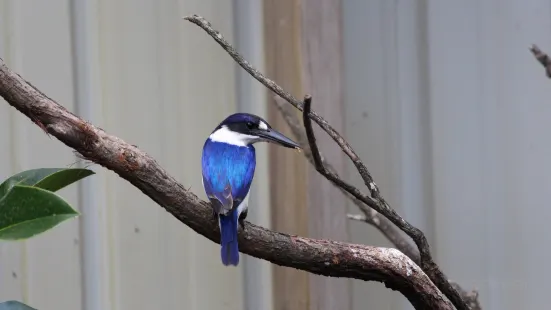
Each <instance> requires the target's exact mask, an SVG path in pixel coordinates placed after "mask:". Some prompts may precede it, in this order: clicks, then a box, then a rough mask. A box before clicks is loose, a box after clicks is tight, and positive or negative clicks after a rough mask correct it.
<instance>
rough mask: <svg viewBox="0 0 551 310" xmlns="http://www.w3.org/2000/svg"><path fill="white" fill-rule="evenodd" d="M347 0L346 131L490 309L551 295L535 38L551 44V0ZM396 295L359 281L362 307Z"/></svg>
mask: <svg viewBox="0 0 551 310" xmlns="http://www.w3.org/2000/svg"><path fill="white" fill-rule="evenodd" d="M343 2H344V11H345V13H344V14H345V18H344V21H345V26H344V27H345V51H346V53H347V55H346V57H345V59H346V62H347V65H346V66H347V67H346V81H345V83H346V85H347V87H348V89H347V91H346V94H347V96H348V99H347V108H348V111H347V115H348V118H347V125H348V127H347V135H348V137H349V138H350V139H351V140H352V141H351V142H352V144H353V145H354V146H355V147H357V149H358V151H359V153H360V155H361V156H362V157H363V158H364V159H365V160H366V161H367V164H368V167H369V168H370V169H371V170H372V171H373V173H374V176H375V178H376V180H379V181H378V183H379V185H380V187H381V190H382V192H383V193H384V194H385V196H386V197H389V200H390V202H391V203H392V204H393V205H394V206H395V207H396V208H397V209H398V210H399V211H400V213H401V214H402V215H403V216H404V217H406V218H407V219H408V220H410V221H411V222H413V223H414V224H416V225H418V226H419V227H421V228H423V229H424V230H425V231H426V232H427V233H428V237H429V240H430V241H431V245H432V251H433V252H434V253H435V254H436V255H435V256H436V259H437V261H438V263H439V264H440V266H441V267H442V268H443V270H444V271H445V272H446V273H447V275H448V276H449V277H450V278H451V279H453V280H456V281H458V282H459V283H461V284H462V285H463V287H465V288H466V289H470V288H477V289H479V291H480V299H481V301H482V303H483V306H484V309H544V308H548V304H549V303H548V300H547V299H548V296H547V295H548V292H549V290H550V289H551V285H550V284H549V281H548V280H547V279H548V278H549V276H551V268H549V264H548V262H549V259H550V258H551V250H550V249H551V247H550V246H549V237H548V236H549V225H548V220H547V219H548V218H549V217H550V216H551V209H550V208H549V206H548V205H549V198H548V193H549V191H550V189H551V177H550V176H551V165H549V158H550V155H551V142H550V141H549V139H548V137H549V135H550V133H551V122H550V121H549V120H550V119H551V105H550V102H551V81H550V80H548V79H547V78H546V77H545V75H544V73H543V70H542V68H541V67H540V65H539V64H538V63H537V62H536V61H535V60H534V59H533V57H532V55H531V54H530V52H529V51H528V48H529V47H530V45H531V44H532V43H538V44H539V45H540V47H541V48H542V49H545V50H547V51H551V41H550V40H549V38H551V2H550V1H547V0H529V1H514V0H484V1H478V0H469V1H405V0H392V1H388V0H370V1H343ZM350 170H351V171H352V168H351V169H350ZM351 177H352V178H354V179H355V180H357V181H358V182H357V184H361V183H360V178H359V177H358V176H357V175H356V173H353V174H352V175H351ZM351 209H353V207H351ZM351 225H353V226H352V231H353V236H354V240H355V241H357V242H364V243H370V244H386V242H384V240H382V238H380V237H379V236H378V233H377V232H376V231H375V230H373V229H370V228H367V227H365V225H362V224H361V223H353V224H351ZM385 295H386V296H387V297H388V298H387V299H384V298H382V296H385ZM395 296H396V297H397V296H399V295H398V294H397V293H395V292H391V291H389V290H386V289H385V288H383V286H382V285H379V284H365V283H361V282H355V291H354V303H355V309H370V308H373V309H402V308H401V305H405V304H406V303H405V302H404V301H403V298H402V297H397V298H395V299H393V298H392V297H395ZM408 308H409V306H408Z"/></svg>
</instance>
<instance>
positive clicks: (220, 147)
mask: <svg viewBox="0 0 551 310" xmlns="http://www.w3.org/2000/svg"><path fill="white" fill-rule="evenodd" d="M262 141H264V142H271V143H275V144H279V145H282V146H284V147H288V148H295V149H299V150H300V146H299V145H298V144H297V143H296V142H294V141H292V140H291V139H289V138H287V137H286V136H284V135H283V134H282V133H280V132H278V131H276V130H275V129H273V128H272V127H271V126H270V125H269V124H268V123H267V122H266V121H265V120H264V119H262V118H261V117H259V116H257V115H253V114H249V113H235V114H232V115H230V116H228V117H227V118H226V119H224V120H223V121H222V122H221V123H220V124H219V125H218V126H217V127H216V128H215V129H214V130H213V131H212V133H211V134H210V136H209V137H208V138H207V140H206V141H205V144H204V145H203V155H202V158H201V164H202V165H201V166H202V171H203V179H202V181H203V187H204V189H205V192H206V194H207V197H208V198H209V200H210V202H211V206H212V208H213V216H214V217H215V218H216V217H218V226H219V227H220V245H221V249H220V255H221V258H222V263H223V264H224V265H225V266H228V265H234V266H237V265H238V264H239V247H238V244H237V230H238V225H241V226H242V227H243V221H244V220H245V218H246V217H247V212H248V201H249V190H250V187H251V183H252V181H253V177H254V170H255V167H256V155H255V149H254V147H253V144H254V143H256V142H262Z"/></svg>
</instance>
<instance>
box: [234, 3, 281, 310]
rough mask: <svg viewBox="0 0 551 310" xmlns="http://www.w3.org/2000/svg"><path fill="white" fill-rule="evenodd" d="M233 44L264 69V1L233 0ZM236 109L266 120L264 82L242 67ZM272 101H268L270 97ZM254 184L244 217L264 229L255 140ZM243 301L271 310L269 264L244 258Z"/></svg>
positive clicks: (265, 192)
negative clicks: (247, 210)
mask: <svg viewBox="0 0 551 310" xmlns="http://www.w3.org/2000/svg"><path fill="white" fill-rule="evenodd" d="M233 4H234V12H235V13H234V14H235V15H234V32H235V39H234V40H235V41H234V42H235V45H234V46H236V48H237V49H238V50H239V52H240V53H242V55H244V56H245V57H246V58H247V60H248V61H249V62H250V63H251V64H253V65H254V66H255V67H256V68H257V69H258V70H260V71H261V72H264V67H265V66H264V53H265V50H264V14H263V1H258V0H234V1H233ZM236 85H237V91H238V93H237V108H238V110H239V111H243V112H249V113H254V114H257V115H260V116H262V117H264V118H265V119H268V116H269V115H268V108H267V103H268V100H267V99H268V98H267V96H266V95H267V92H266V88H265V87H264V85H262V84H260V83H259V82H258V81H257V80H256V79H254V78H253V77H251V76H250V74H249V73H248V72H246V71H245V70H242V69H241V67H239V68H238V69H237V72H236ZM270 101H271V100H270ZM255 149H256V158H257V160H256V169H255V174H254V184H253V185H252V186H251V196H250V198H249V206H250V208H249V212H248V214H247V220H249V221H250V222H252V223H255V224H257V225H261V226H264V227H267V228H270V227H271V214H270V213H271V210H270V189H271V186H270V184H271V182H274V180H272V178H271V174H270V173H269V165H268V164H269V162H268V145H267V144H266V143H257V144H256V145H255ZM243 275H244V292H245V297H244V298H245V303H246V308H245V309H248V310H255V309H263V310H272V309H273V306H274V300H273V297H274V296H273V277H272V264H271V263H270V262H268V261H265V260H260V259H258V258H255V257H251V256H245V258H244V259H243Z"/></svg>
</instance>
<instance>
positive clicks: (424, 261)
mask: <svg viewBox="0 0 551 310" xmlns="http://www.w3.org/2000/svg"><path fill="white" fill-rule="evenodd" d="M184 19H185V20H187V21H189V22H192V23H193V24H195V25H197V26H199V27H200V28H202V29H203V30H204V31H205V32H207V33H208V34H209V35H210V36H211V37H212V38H213V39H214V40H215V41H216V42H217V43H218V44H219V45H220V46H221V47H222V48H223V49H224V50H225V51H226V52H227V53H228V54H229V55H230V56H231V57H232V58H233V59H234V60H235V61H236V62H237V63H238V64H239V65H240V66H241V67H242V68H243V69H244V70H245V71H247V72H248V73H249V74H250V75H251V76H252V77H253V78H255V79H256V80H257V81H259V82H260V83H262V84H263V85H264V86H266V87H267V88H269V89H270V90H272V91H273V92H274V93H276V94H278V95H279V96H280V97H282V98H284V99H285V100H287V102H289V103H290V104H292V105H293V106H294V107H296V108H297V109H299V110H300V111H303V109H304V103H303V102H302V101H300V100H297V99H296V98H295V97H294V96H292V95H291V94H290V93H288V92H286V91H284V90H283V89H282V88H281V87H280V86H279V85H277V84H276V83H275V82H274V81H272V80H270V79H268V78H266V77H265V76H264V75H263V74H262V73H260V72H259V71H258V70H257V69H255V68H254V67H253V66H251V65H250V64H249V62H248V61H246V60H245V59H244V58H243V56H241V55H240V54H239V53H238V52H237V51H236V50H235V48H234V47H233V46H232V45H231V44H230V43H228V42H227V41H226V40H225V39H224V37H223V36H222V34H221V33H220V32H219V31H217V30H215V29H214V28H213V27H212V25H211V24H210V22H208V21H207V20H206V19H204V18H203V17H201V16H199V15H196V14H194V15H192V16H186V17H184ZM308 117H309V118H310V119H312V120H313V121H314V122H316V123H317V124H318V125H319V126H320V127H321V128H322V129H323V130H324V131H325V132H326V133H327V134H328V135H329V136H330V137H331V138H332V139H333V140H334V141H335V142H336V143H337V144H338V145H339V146H340V148H341V149H342V151H343V152H344V153H345V154H346V155H347V156H348V157H349V158H350V160H351V161H352V162H353V163H354V165H355V166H356V169H357V170H358V172H359V174H360V175H361V177H362V179H363V180H364V183H365V185H366V186H367V187H368V188H369V190H370V192H371V196H367V195H363V194H362V193H361V192H360V191H359V190H358V189H357V188H356V187H354V186H352V185H350V184H347V183H346V182H344V181H342V180H341V179H339V178H338V177H337V178H335V175H334V174H331V173H326V174H325V175H324V176H325V177H326V178H327V179H329V180H330V181H332V182H333V183H335V184H337V185H338V186H340V187H342V188H343V189H344V190H346V191H347V192H349V193H350V194H352V195H353V196H354V197H356V198H357V199H359V200H361V201H362V202H364V203H365V204H367V205H368V206H370V207H371V208H373V209H375V210H376V211H377V212H379V213H381V214H382V215H384V216H385V217H386V218H388V219H389V220H390V221H391V222H392V223H394V225H396V226H397V227H398V228H400V229H401V230H402V231H404V232H405V233H406V234H407V235H408V236H409V237H411V238H412V239H413V241H414V242H415V244H416V245H417V248H418V249H419V253H420V258H421V268H422V269H423V270H424V271H425V272H426V273H427V275H428V276H429V277H430V279H431V280H432V281H433V282H434V283H435V284H436V286H438V288H440V290H441V291H442V292H443V293H444V294H445V295H446V296H447V297H448V298H449V299H450V300H451V302H452V303H453V304H454V306H455V307H456V308H457V309H458V310H468V309H469V308H468V306H467V304H466V302H465V301H464V300H463V298H462V297H461V295H460V294H459V292H458V291H457V290H456V289H455V288H454V287H453V286H452V285H450V283H449V282H448V281H447V279H446V275H445V274H444V273H443V272H442V271H441V270H440V268H439V267H438V265H437V264H436V263H435V262H434V260H433V259H432V255H431V253H430V246H429V243H428V241H427V238H426V236H425V234H424V233H423V232H422V231H421V230H420V229H418V228H417V227H415V226H413V225H411V224H410V223H408V222H407V221H405V220H404V219H403V218H402V217H401V216H399V215H398V213H397V212H396V211H395V210H394V209H393V208H391V207H390V205H389V204H388V203H387V202H386V201H385V200H384V198H383V197H382V196H381V194H380V191H379V188H378V187H377V185H376V184H375V182H374V181H373V177H372V176H371V174H370V173H369V171H368V170H367V167H366V166H365V164H364V163H363V162H362V161H361V159H360V158H359V156H358V155H357V154H356V152H355V151H354V150H353V149H352V147H351V146H350V144H348V142H347V141H346V140H345V139H344V138H343V137H342V136H341V135H340V134H339V133H338V132H337V131H336V130H335V129H334V128H333V127H332V126H331V125H329V123H328V122H327V121H326V120H325V119H324V118H322V117H321V116H319V115H318V114H317V113H316V112H314V111H313V110H312V111H310V112H309V113H308ZM320 173H321V171H320Z"/></svg>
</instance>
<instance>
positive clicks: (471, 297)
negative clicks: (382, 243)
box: [273, 96, 482, 310]
mask: <svg viewBox="0 0 551 310" xmlns="http://www.w3.org/2000/svg"><path fill="white" fill-rule="evenodd" d="M273 99H274V101H275V104H276V107H277V108H278V110H279V112H280V113H281V115H282V116H283V119H285V121H286V122H287V125H289V128H290V129H291V132H292V133H293V135H294V137H295V140H296V141H297V142H298V144H300V147H301V148H302V150H303V152H302V153H303V154H304V156H305V157H306V159H308V161H309V162H310V163H311V164H312V165H313V166H314V167H315V163H314V158H313V155H312V152H311V150H310V147H309V145H308V138H307V136H306V134H305V130H304V129H305V128H303V127H302V126H301V124H300V123H299V121H298V117H297V116H296V113H294V112H295V110H293V108H292V107H291V106H289V105H288V104H287V103H286V102H284V99H282V98H281V97H279V96H274V97H273ZM305 108H306V105H305ZM304 127H306V126H304ZM319 154H320V157H321V161H322V165H323V166H324V167H325V169H327V170H328V171H330V172H331V173H334V174H335V175H337V174H336V170H335V168H333V166H332V165H331V163H328V162H326V160H325V159H324V157H323V155H322V154H321V152H320V153H319ZM337 176H338V175H337ZM337 188H339V189H340V190H341V192H342V193H343V195H345V196H346V197H347V198H348V199H350V200H351V201H352V202H353V203H354V204H355V205H356V206H357V207H358V209H360V211H361V212H362V213H363V214H348V215H347V217H348V218H349V219H351V220H355V221H361V222H365V223H367V224H369V225H372V226H374V227H375V228H376V229H377V230H379V232H381V233H382V234H383V235H384V236H385V237H386V238H387V239H388V240H389V241H390V242H391V243H392V244H393V245H394V246H395V247H396V248H397V249H398V250H400V251H401V252H402V253H404V254H405V255H407V256H408V257H409V258H411V260H413V261H414V262H415V263H416V264H419V259H420V258H419V251H417V249H416V248H415V247H414V246H413V245H412V244H411V243H410V242H409V241H408V240H407V239H406V238H405V237H404V235H403V234H402V233H401V231H400V230H399V229H397V228H396V226H394V225H393V224H392V223H391V222H390V221H389V220H388V219H387V218H386V217H384V216H382V215H380V214H379V213H377V211H375V210H373V209H372V208H370V207H368V206H367V205H366V204H364V203H363V202H361V201H359V200H358V199H356V198H355V197H354V196H352V195H350V193H348V192H347V191H345V190H343V189H342V188H340V187H338V186H337ZM450 284H451V285H452V286H453V287H455V289H456V290H457V291H458V292H460V294H461V296H463V299H464V300H465V301H466V302H467V304H468V305H469V307H470V308H471V309H472V310H482V306H481V305H480V301H479V300H478V291H476V290H472V291H470V292H468V291H465V290H464V289H462V288H461V287H460V286H459V284H457V283H455V282H451V281H450Z"/></svg>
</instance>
